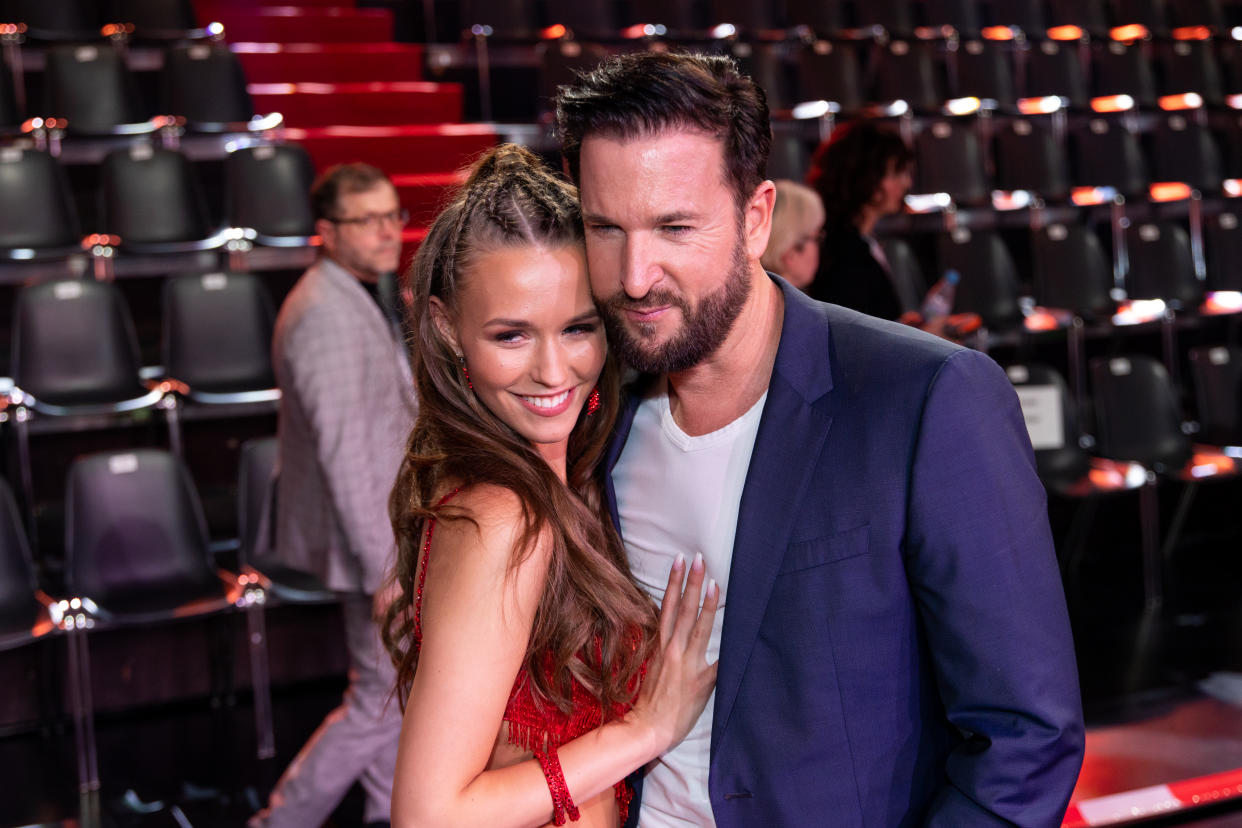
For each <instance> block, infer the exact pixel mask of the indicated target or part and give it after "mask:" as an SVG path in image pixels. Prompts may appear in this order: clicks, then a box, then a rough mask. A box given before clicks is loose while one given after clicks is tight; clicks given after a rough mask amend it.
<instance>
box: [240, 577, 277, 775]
mask: <svg viewBox="0 0 1242 828" xmlns="http://www.w3.org/2000/svg"><path fill="white" fill-rule="evenodd" d="M256 591H257V592H258V593H259V595H258V596H257V597H256V598H255V599H254V600H249V599H248V600H247V604H246V632H247V638H248V640H249V642H250V684H251V687H252V689H253V691H254V726H255V743H256V745H257V751H256V752H257V755H258V758H259V759H271V758H272V757H274V756H275V755H276V735H275V730H274V727H273V724H272V682H271V673H270V670H269V664H268V654H267V619H266V617H265V616H264V611H265V610H264V607H265V604H264V599H263V597H262V596H263V591H262V590H256Z"/></svg>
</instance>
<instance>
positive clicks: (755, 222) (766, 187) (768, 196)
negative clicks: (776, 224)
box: [743, 181, 776, 262]
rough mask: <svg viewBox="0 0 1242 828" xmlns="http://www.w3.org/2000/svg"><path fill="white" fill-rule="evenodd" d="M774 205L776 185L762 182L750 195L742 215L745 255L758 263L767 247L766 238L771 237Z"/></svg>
mask: <svg viewBox="0 0 1242 828" xmlns="http://www.w3.org/2000/svg"><path fill="white" fill-rule="evenodd" d="M775 205H776V185H775V184H773V183H772V182H771V181H762V182H760V184H759V186H758V187H756V188H755V191H754V192H753V193H751V195H750V200H749V201H747V202H746V210H745V212H744V213H743V215H744V217H745V220H746V253H747V258H749V259H751V260H752V261H756V262H757V261H759V260H760V259H761V258H763V251H764V250H766V249H767V247H768V237H769V236H771V235H772V209H773V207H775Z"/></svg>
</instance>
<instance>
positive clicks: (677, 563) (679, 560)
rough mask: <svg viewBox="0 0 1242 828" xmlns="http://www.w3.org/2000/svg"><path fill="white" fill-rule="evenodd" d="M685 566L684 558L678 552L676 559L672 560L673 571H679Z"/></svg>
mask: <svg viewBox="0 0 1242 828" xmlns="http://www.w3.org/2000/svg"><path fill="white" fill-rule="evenodd" d="M685 565H686V556H685V555H683V554H681V553H680V552H678V553H677V557H676V558H673V569H681V568H682V567H683V566H685Z"/></svg>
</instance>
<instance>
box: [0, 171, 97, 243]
mask: <svg viewBox="0 0 1242 828" xmlns="http://www.w3.org/2000/svg"><path fill="white" fill-rule="evenodd" d="M0 215H3V216H4V221H3V222H0V259H5V260H9V261H25V260H37V259H47V258H64V257H65V256H69V255H72V254H75V253H80V252H81V250H82V245H81V242H82V232H81V230H80V229H79V224H78V214H77V210H76V208H75V207H74V205H73V199H72V197H71V196H70V195H69V185H68V181H67V180H66V178H65V173H64V170H63V169H62V168H61V166H60V163H59V162H58V161H57V160H56V159H55V158H53V157H52V156H51V155H49V154H48V153H46V152H40V151H38V150H33V149H22V148H19V147H0Z"/></svg>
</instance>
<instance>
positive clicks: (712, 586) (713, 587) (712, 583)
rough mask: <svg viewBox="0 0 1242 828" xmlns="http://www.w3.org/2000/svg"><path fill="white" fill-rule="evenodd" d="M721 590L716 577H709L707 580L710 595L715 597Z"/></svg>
mask: <svg viewBox="0 0 1242 828" xmlns="http://www.w3.org/2000/svg"><path fill="white" fill-rule="evenodd" d="M719 591H720V585H719V584H717V583H716V579H715V578H709V579H708V581H707V594H708V595H709V596H710V597H712V598H715V597H716V593H717V592H719Z"/></svg>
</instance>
